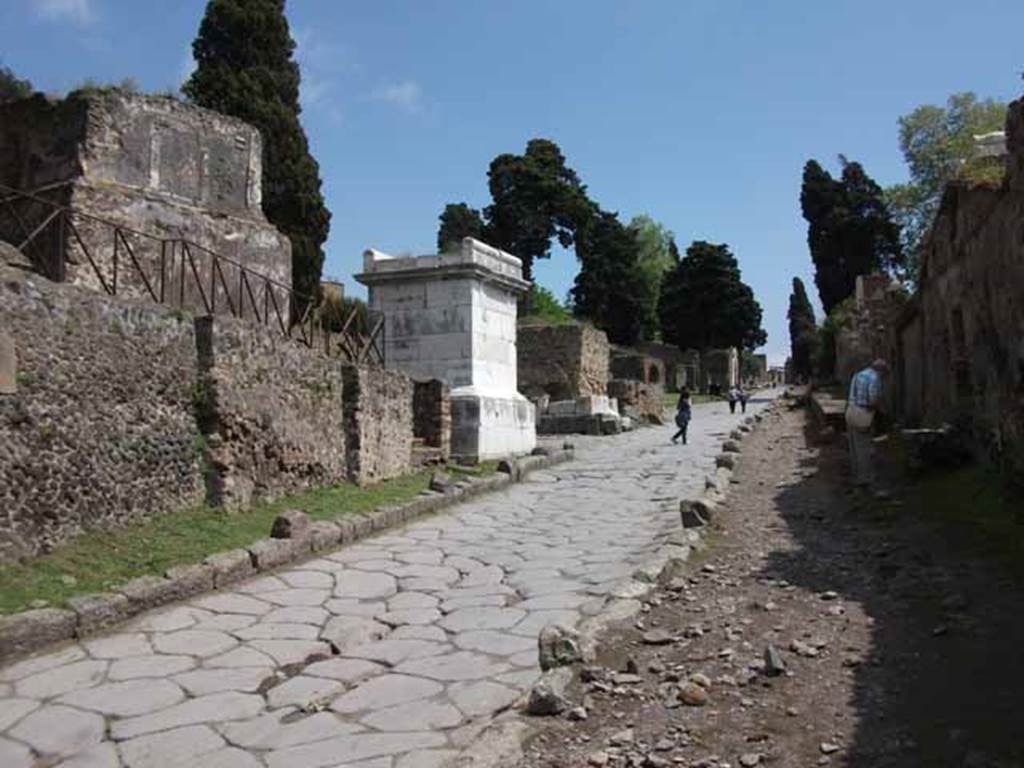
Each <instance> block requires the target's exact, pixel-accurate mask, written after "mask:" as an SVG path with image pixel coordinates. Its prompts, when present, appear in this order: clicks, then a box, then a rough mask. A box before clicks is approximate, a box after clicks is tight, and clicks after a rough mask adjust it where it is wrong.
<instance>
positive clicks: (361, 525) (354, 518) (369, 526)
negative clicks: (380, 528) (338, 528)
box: [346, 515, 373, 539]
mask: <svg viewBox="0 0 1024 768" xmlns="http://www.w3.org/2000/svg"><path fill="white" fill-rule="evenodd" d="M346 519H348V520H350V521H351V522H352V527H353V530H354V531H355V536H354V539H365V538H366V537H367V536H369V535H370V534H371V533H373V521H372V520H371V519H370V518H369V517H367V516H366V515H347V516H346Z"/></svg>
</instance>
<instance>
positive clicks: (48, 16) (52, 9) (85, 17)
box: [30, 0, 95, 25]
mask: <svg viewBox="0 0 1024 768" xmlns="http://www.w3.org/2000/svg"><path fill="white" fill-rule="evenodd" d="M30 1H31V5H32V10H33V12H34V13H35V14H36V16H38V17H39V18H40V19H43V20H44V21H69V22H71V23H73V24H81V25H85V24H89V23H90V22H91V21H92V20H93V19H94V18H95V14H94V12H93V8H92V5H90V3H91V0H30Z"/></svg>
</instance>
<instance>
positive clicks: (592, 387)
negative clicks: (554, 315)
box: [517, 324, 609, 400]
mask: <svg viewBox="0 0 1024 768" xmlns="http://www.w3.org/2000/svg"><path fill="white" fill-rule="evenodd" d="M608 352H609V347H608V337H607V336H606V335H605V333H604V331H599V330H598V329H596V328H594V327H592V326H589V325H582V324H570V325H521V326H519V337H518V353H517V356H518V361H519V391H520V392H522V393H523V394H524V395H526V396H527V397H529V398H531V399H538V398H540V397H543V396H544V395H548V396H549V397H550V398H551V399H552V400H569V399H573V398H576V397H586V396H589V395H603V394H605V393H606V392H607V391H608Z"/></svg>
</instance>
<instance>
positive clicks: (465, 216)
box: [437, 203, 488, 253]
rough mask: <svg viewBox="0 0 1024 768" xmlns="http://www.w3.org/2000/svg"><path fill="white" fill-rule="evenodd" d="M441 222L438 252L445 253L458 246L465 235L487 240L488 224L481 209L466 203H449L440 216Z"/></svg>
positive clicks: (438, 233) (438, 232) (438, 231)
mask: <svg viewBox="0 0 1024 768" xmlns="http://www.w3.org/2000/svg"><path fill="white" fill-rule="evenodd" d="M438 220H439V221H440V222H441V225H440V227H439V228H438V230H437V252H438V253H445V252H446V251H449V250H451V249H452V248H453V247H458V244H459V243H461V242H462V239H463V238H464V237H475V238H477V239H478V240H484V241H485V242H486V241H487V239H488V238H487V235H486V232H485V230H486V228H487V227H486V225H485V224H484V220H483V218H482V217H481V216H480V211H478V210H477V209H476V208H470V207H469V206H468V205H466V204H465V203H449V204H448V205H446V206H445V207H444V212H442V213H441V215H440V216H438Z"/></svg>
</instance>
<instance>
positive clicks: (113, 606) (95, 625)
mask: <svg viewBox="0 0 1024 768" xmlns="http://www.w3.org/2000/svg"><path fill="white" fill-rule="evenodd" d="M68 607H69V608H70V609H71V610H72V611H73V612H74V613H75V616H76V617H77V627H76V629H75V634H76V636H78V637H85V636H87V635H90V634H92V633H93V632H97V631H99V630H101V629H103V628H105V627H109V626H111V625H113V624H118V623H120V622H122V621H124V620H125V619H127V618H128V617H129V616H131V607H130V605H129V603H128V598H127V597H125V596H124V595H121V594H117V593H113V592H99V593H96V594H92V595H79V596H78V597H72V598H70V599H69V600H68Z"/></svg>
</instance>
